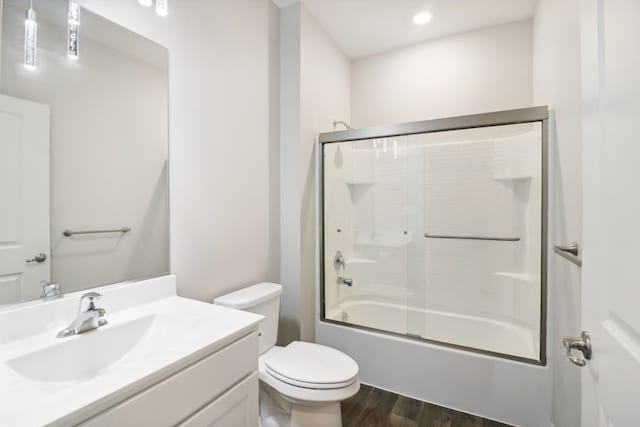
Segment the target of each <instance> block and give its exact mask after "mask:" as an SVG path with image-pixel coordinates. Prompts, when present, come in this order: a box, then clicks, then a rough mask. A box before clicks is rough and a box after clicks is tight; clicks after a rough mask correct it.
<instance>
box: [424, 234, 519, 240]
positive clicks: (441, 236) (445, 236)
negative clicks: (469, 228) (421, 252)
mask: <svg viewBox="0 0 640 427" xmlns="http://www.w3.org/2000/svg"><path fill="white" fill-rule="evenodd" d="M424 237H426V238H427V239H455V240H492V241H497V242H519V241H520V238H519V237H488V236H464V235H454V234H429V233H424Z"/></svg>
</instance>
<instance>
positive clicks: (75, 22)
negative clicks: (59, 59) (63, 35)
mask: <svg viewBox="0 0 640 427" xmlns="http://www.w3.org/2000/svg"><path fill="white" fill-rule="evenodd" d="M79 35H80V5H79V4H78V3H76V2H75V1H73V0H69V10H68V12H67V56H68V57H69V58H70V59H74V60H76V59H78V37H79Z"/></svg>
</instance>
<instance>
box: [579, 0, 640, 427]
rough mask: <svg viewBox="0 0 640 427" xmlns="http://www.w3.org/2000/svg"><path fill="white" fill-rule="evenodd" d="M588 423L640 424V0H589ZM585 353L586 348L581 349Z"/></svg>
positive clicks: (585, 385) (586, 189) (585, 390)
mask: <svg viewBox="0 0 640 427" xmlns="http://www.w3.org/2000/svg"><path fill="white" fill-rule="evenodd" d="M582 6H583V10H582V14H583V16H582V18H583V21H582V23H583V28H582V33H583V52H582V53H583V81H584V83H583V84H584V87H583V114H584V115H583V119H584V121H583V126H584V129H583V130H584V133H583V134H584V141H583V156H584V157H583V171H584V172H583V173H584V176H583V185H584V188H583V196H584V205H583V209H584V225H583V226H584V230H583V232H584V234H583V242H584V243H583V245H584V252H583V276H582V277H583V290H582V323H583V328H584V330H586V331H587V332H588V333H589V334H590V338H591V347H592V358H591V360H589V361H587V363H586V365H585V367H584V368H583V370H582V426H584V427H593V426H600V427H604V426H606V427H637V426H640V412H639V411H640V274H639V273H640V268H639V267H640V25H639V22H640V1H638V0H583V1H582ZM575 354H576V355H578V356H580V353H579V352H576V353H575Z"/></svg>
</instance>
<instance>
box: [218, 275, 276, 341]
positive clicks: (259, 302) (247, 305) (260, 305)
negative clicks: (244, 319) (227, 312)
mask: <svg viewBox="0 0 640 427" xmlns="http://www.w3.org/2000/svg"><path fill="white" fill-rule="evenodd" d="M280 294H282V285H279V284H277V283H268V282H263V283H258V284H257V285H253V286H248V287H246V288H242V289H240V290H237V291H235V292H231V293H230V294H225V295H222V296H220V297H218V298H216V299H214V300H213V303H214V304H216V305H222V306H224V307H229V308H235V309H237V310H244V311H250V312H251V313H256V314H261V315H263V316H264V319H263V320H262V321H261V322H260V325H259V326H258V331H259V338H258V349H259V352H260V354H263V353H264V352H266V351H267V350H269V349H270V348H271V347H273V346H274V345H276V339H277V337H278V315H279V312H280Z"/></svg>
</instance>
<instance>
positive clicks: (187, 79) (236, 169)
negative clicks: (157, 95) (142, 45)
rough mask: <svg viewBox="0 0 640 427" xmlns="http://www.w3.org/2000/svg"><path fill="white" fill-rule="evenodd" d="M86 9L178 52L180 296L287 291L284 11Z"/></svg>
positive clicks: (121, 2)
mask: <svg viewBox="0 0 640 427" xmlns="http://www.w3.org/2000/svg"><path fill="white" fill-rule="evenodd" d="M82 4H83V5H86V6H87V7H90V8H91V9H93V10H95V11H97V12H99V13H101V14H103V15H104V16H106V17H109V18H110V19H113V20H115V21H116V22H118V23H120V24H122V25H125V26H127V27H128V28H131V29H133V30H134V31H138V32H140V33H141V34H142V35H145V36H147V37H150V38H152V39H153V40H156V41H158V42H160V43H163V44H165V45H166V46H168V47H169V50H170V65H169V67H170V76H169V77H170V81H169V86H170V98H169V99H170V127H171V134H170V166H171V167H170V190H171V199H170V206H171V209H170V212H171V271H172V272H173V273H175V274H177V277H178V292H179V293H180V295H182V296H186V297H190V298H195V299H200V300H203V301H211V299H212V298H213V297H214V296H217V295H220V294H223V293H225V292H227V291H230V290H234V289H238V288H240V287H243V286H246V285H248V284H252V283H256V282H260V281H264V280H272V281H278V280H279V250H278V247H279V243H278V242H279V230H278V227H277V223H278V220H276V219H277V218H279V208H278V205H277V200H278V196H277V195H278V191H279V180H278V175H277V172H276V171H277V167H278V163H277V162H276V161H274V160H273V159H274V158H275V157H276V156H277V155H278V154H277V153H278V140H277V137H276V135H277V134H278V131H277V129H278V119H277V115H276V114H274V112H273V111H271V112H270V110H269V108H270V105H273V104H272V103H273V102H274V99H273V97H274V96H277V81H276V80H275V79H274V74H277V64H276V58H277V55H278V52H277V51H275V50H274V47H275V46H277V41H276V40H277V39H276V32H277V19H276V18H275V17H274V13H275V6H274V5H273V4H272V3H271V2H270V1H269V0H251V1H242V2H238V1H237V0H215V1H203V0H194V1H188V2H182V1H180V2H178V1H174V2H170V12H169V16H168V17H167V18H164V19H163V18H160V17H158V16H157V15H155V13H153V10H150V9H145V8H142V7H140V6H139V5H138V4H137V2H132V1H129V0H117V1H110V2H104V1H102V0H84V1H83V2H82ZM274 169H275V170H274Z"/></svg>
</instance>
